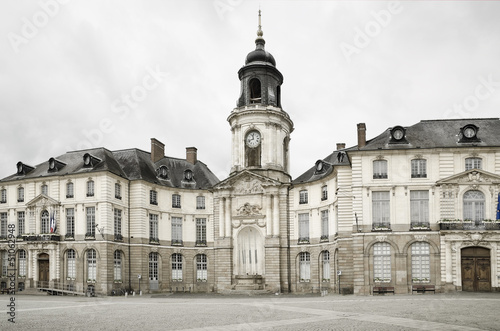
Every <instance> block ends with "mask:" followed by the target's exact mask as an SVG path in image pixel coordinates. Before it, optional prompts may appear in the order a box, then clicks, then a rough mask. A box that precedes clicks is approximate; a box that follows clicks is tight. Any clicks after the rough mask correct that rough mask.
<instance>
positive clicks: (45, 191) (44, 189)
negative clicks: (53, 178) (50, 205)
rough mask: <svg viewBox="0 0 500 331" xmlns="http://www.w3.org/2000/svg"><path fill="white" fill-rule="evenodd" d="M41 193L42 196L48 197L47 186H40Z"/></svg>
mask: <svg viewBox="0 0 500 331" xmlns="http://www.w3.org/2000/svg"><path fill="white" fill-rule="evenodd" d="M41 191H42V194H45V195H48V193H49V187H48V186H47V184H43V185H42V187H41Z"/></svg>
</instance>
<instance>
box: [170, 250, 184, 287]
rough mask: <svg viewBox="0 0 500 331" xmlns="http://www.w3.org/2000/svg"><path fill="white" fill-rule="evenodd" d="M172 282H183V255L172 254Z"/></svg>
mask: <svg viewBox="0 0 500 331" xmlns="http://www.w3.org/2000/svg"><path fill="white" fill-rule="evenodd" d="M172 281H174V282H176V281H177V282H182V255H181V254H178V253H175V254H172Z"/></svg>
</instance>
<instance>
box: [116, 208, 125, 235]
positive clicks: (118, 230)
mask: <svg viewBox="0 0 500 331" xmlns="http://www.w3.org/2000/svg"><path fill="white" fill-rule="evenodd" d="M114 225H115V226H114V230H115V239H116V240H122V239H123V238H122V211H121V210H120V209H115V224H114Z"/></svg>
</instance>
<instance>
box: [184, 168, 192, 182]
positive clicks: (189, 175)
mask: <svg viewBox="0 0 500 331" xmlns="http://www.w3.org/2000/svg"><path fill="white" fill-rule="evenodd" d="M184 180H185V181H188V182H190V181H192V180H193V172H192V171H191V170H189V169H187V170H186V171H184Z"/></svg>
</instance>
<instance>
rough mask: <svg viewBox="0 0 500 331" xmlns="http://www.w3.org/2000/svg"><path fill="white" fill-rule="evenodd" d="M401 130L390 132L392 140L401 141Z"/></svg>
mask: <svg viewBox="0 0 500 331" xmlns="http://www.w3.org/2000/svg"><path fill="white" fill-rule="evenodd" d="M403 135H404V134H403V130H401V129H396V130H394V131H393V132H392V136H393V137H394V139H396V140H401V139H403Z"/></svg>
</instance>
